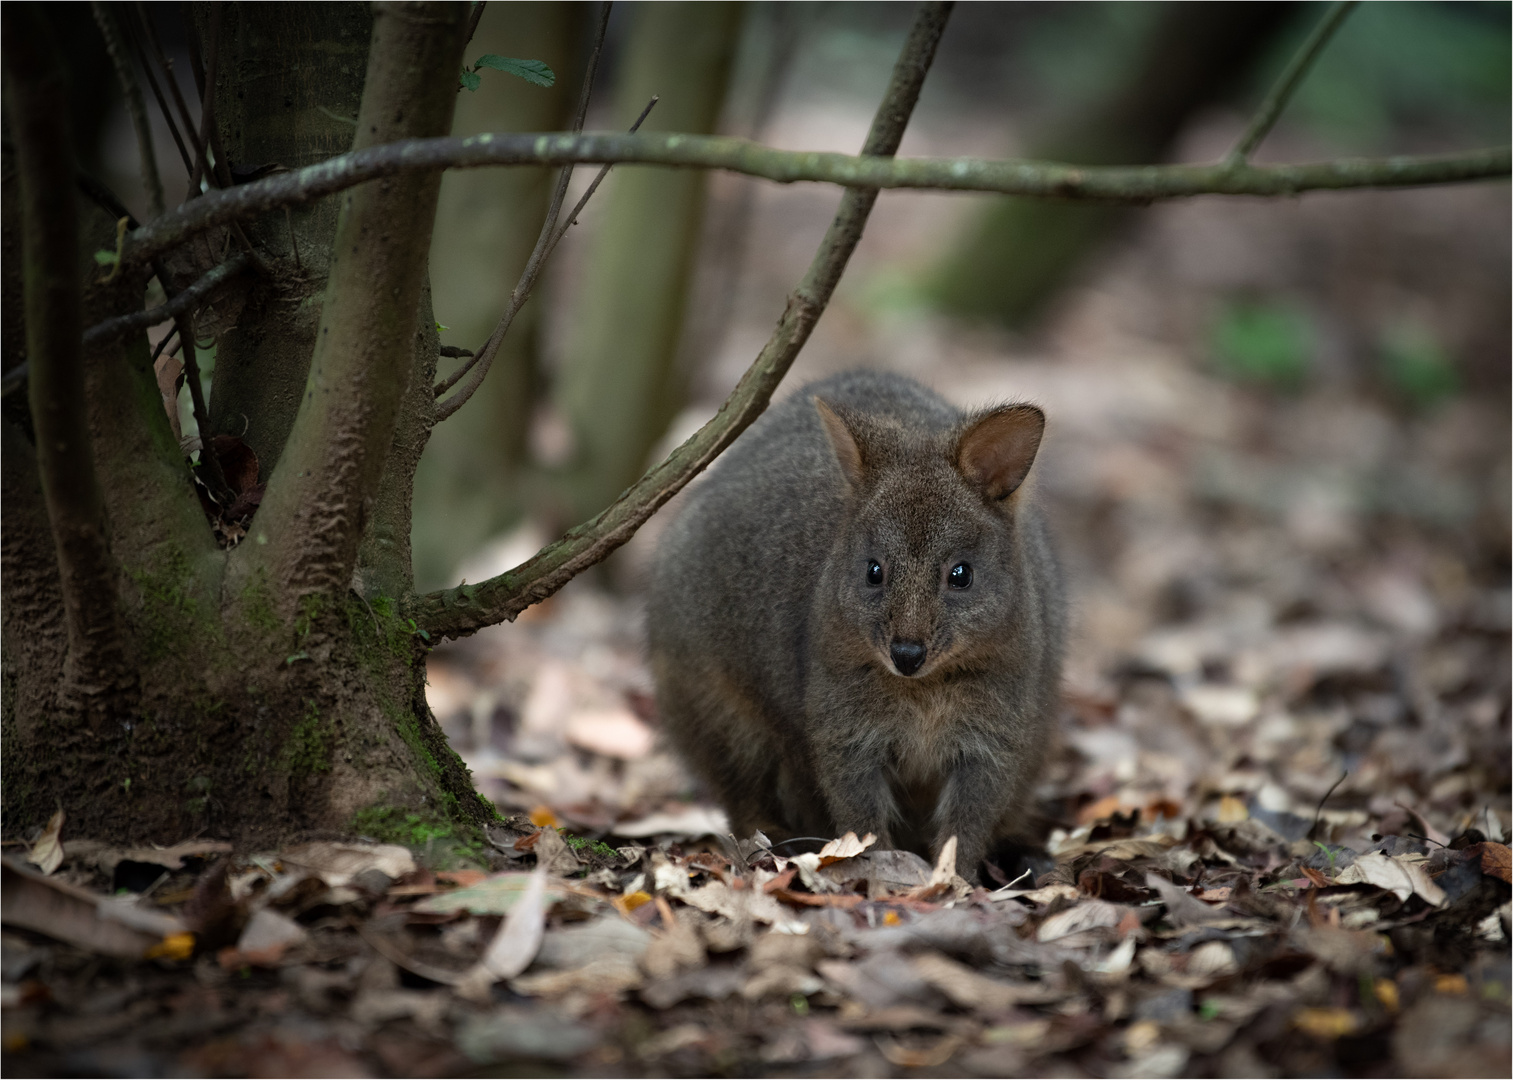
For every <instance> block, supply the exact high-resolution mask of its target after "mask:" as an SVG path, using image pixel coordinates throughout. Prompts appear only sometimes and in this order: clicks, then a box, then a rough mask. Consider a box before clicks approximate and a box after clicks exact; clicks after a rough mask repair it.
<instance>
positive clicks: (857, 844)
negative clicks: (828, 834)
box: [819, 832, 877, 866]
mask: <svg viewBox="0 0 1513 1080" xmlns="http://www.w3.org/2000/svg"><path fill="white" fill-rule="evenodd" d="M875 843H877V836H876V835H875V834H874V833H868V834H867V835H866V836H864V837H862V838H861V839H860V840H858V839H857V838H856V833H854V832H848V833H847V834H846V835H845V836H843V837H841V838H840V839H839V840H832V841H830V842H829V843H828V844H826V845H825V846H824V847H822V848H820V851H819V858H820V865H821V866H829V865H830V864H831V863H834V862H839V861H840V860H842V859H850V858H853V857H854V856H857V855H860V854H861V853H862V852H864V851H866V850H867V849H868V848H869V847H871V846H872V845H873V844H875Z"/></svg>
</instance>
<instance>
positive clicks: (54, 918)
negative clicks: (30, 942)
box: [0, 857, 188, 960]
mask: <svg viewBox="0 0 1513 1080" xmlns="http://www.w3.org/2000/svg"><path fill="white" fill-rule="evenodd" d="M0 881H3V885H0V919H3V920H4V921H5V922H6V923H7V924H8V925H11V926H20V927H23V928H24V929H27V930H35V931H37V932H38V933H39V934H46V935H47V936H48V937H51V938H56V939H57V940H58V941H66V942H68V943H69V944H71V945H77V946H78V947H79V948H81V949H84V950H86V951H88V952H93V953H99V954H101V955H103V956H117V957H121V958H123V959H128V960H138V959H141V958H142V957H143V956H144V955H146V953H147V950H149V949H151V948H152V947H153V946H154V945H157V944H158V943H159V942H160V941H161V940H162V939H163V938H165V937H167V936H168V935H170V934H179V933H183V932H184V931H185V930H187V929H188V928H187V927H186V926H185V925H184V923H183V922H182V920H180V919H177V918H175V917H174V916H172V915H168V914H166V913H163V912H159V911H154V910H151V909H148V908H143V907H138V906H137V905H136V902H135V901H134V900H127V901H124V902H123V901H117V900H114V899H112V898H111V897H108V896H101V895H99V894H97V893H92V892H90V891H89V890H88V889H82V888H80V887H78V886H77V885H70V884H68V883H67V882H64V881H59V880H57V879H56V878H51V877H48V876H46V875H45V874H41V873H38V872H37V871H35V870H31V869H28V868H27V867H25V866H23V865H21V864H20V863H19V862H18V861H13V860H12V859H10V858H8V857H7V858H6V859H5V860H4V863H3V873H0Z"/></svg>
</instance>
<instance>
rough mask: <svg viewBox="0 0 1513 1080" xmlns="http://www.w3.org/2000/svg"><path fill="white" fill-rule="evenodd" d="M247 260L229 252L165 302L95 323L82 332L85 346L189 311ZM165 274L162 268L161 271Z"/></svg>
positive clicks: (164, 287) (245, 264) (241, 254)
mask: <svg viewBox="0 0 1513 1080" xmlns="http://www.w3.org/2000/svg"><path fill="white" fill-rule="evenodd" d="M249 262H250V260H249V259H248V257H247V255H246V253H239V254H237V255H233V256H232V257H231V258H229V259H227V260H226V261H225V262H223V263H221V264H220V265H219V266H217V267H215V268H214V269H213V270H211V271H209V272H208V273H207V274H205V276H204V277H202V278H200V279H199V280H198V281H196V282H195V283H194V284H193V285H191V286H189V288H187V289H185V290H184V291H183V292H181V293H178V294H177V295H175V296H173V297H172V298H171V299H170V300H169V301H168V302H167V303H166V304H160V305H159V306H157V307H155V308H152V309H150V310H148V311H133V312H129V313H128V314H126V315H117V316H116V317H115V318H113V319H106V320H105V321H104V322H99V323H96V324H95V325H94V326H91V327H90V328H89V329H88V330H86V331H84V344H85V345H87V346H92V345H98V344H99V343H100V342H102V341H109V340H110V339H112V338H118V337H124V336H125V335H127V334H130V333H134V332H136V331H138V330H145V329H147V327H149V326H156V325H158V323H165V322H168V321H169V320H170V319H176V318H177V317H178V316H180V315H183V314H185V313H186V312H191V311H193V310H194V309H195V308H197V307H199V306H200V305H201V304H202V303H204V302H205V300H206V299H207V298H208V297H209V296H210V295H211V294H212V293H214V292H215V291H216V290H217V289H219V288H220V287H221V286H222V285H224V284H225V283H226V282H227V281H229V280H230V279H231V278H233V277H235V276H236V275H237V274H240V273H241V272H242V271H243V270H245V269H247V266H248V264H249ZM165 273H166V271H165ZM169 288H170V286H169V285H167V284H166V283H165V284H164V285H163V289H164V293H165V295H166V294H167V291H168V289H169Z"/></svg>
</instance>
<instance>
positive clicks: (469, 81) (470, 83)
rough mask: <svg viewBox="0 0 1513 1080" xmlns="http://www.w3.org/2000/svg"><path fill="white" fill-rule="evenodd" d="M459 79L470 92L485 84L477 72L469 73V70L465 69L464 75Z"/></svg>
mask: <svg viewBox="0 0 1513 1080" xmlns="http://www.w3.org/2000/svg"><path fill="white" fill-rule="evenodd" d="M457 77H458V79H460V80H461V81H462V85H463V86H464V87H466V88H467V89H469V90H477V89H478V87H479V86H480V85H481V84H482V83H483V80H482V79H480V78H479V77H478V73H477V72H476V71H469V70H468V69H467V68H463V69H462V73H461V74H460V75H458V76H457Z"/></svg>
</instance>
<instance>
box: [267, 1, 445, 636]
mask: <svg viewBox="0 0 1513 1080" xmlns="http://www.w3.org/2000/svg"><path fill="white" fill-rule="evenodd" d="M466 25H467V8H466V5H463V4H447V5H430V4H419V3H391V4H381V5H377V6H376V7H375V13H374V24H373V46H372V50H371V52H370V54H369V58H368V74H367V84H366V87H367V88H366V90H365V92H364V94H363V103H362V110H361V112H360V113H359V115H358V126H357V138H356V140H355V141H354V143H353V147H354V149H356V150H361V149H363V148H365V147H368V146H374V145H379V144H382V143H386V142H392V141H393V140H395V139H402V138H413V137H417V136H425V135H442V134H445V133H446V132H447V131H448V130H449V129H450V128H451V124H452V110H453V108H454V106H455V104H456V100H457V92H456V88H455V87H454V86H452V85H451V80H452V79H453V78H454V77H455V75H456V72H457V70H458V69H459V68H460V66H461V56H462V44H463V33H464V30H465V27H466ZM440 183H441V178H440V176H439V175H437V174H435V173H418V174H414V175H410V176H404V177H393V178H389V179H385V180H381V181H379V182H378V183H375V184H371V185H366V186H364V187H361V188H357V189H354V190H352V191H350V192H348V193H347V194H346V196H345V197H344V200H343V206H342V210H341V217H340V220H339V223H338V225H337V232H336V241H335V244H334V255H333V257H332V263H331V272H330V278H329V280H328V283H327V291H326V300H325V304H324V307H323V310H322V313H321V322H320V328H319V331H318V333H317V336H316V346H315V353H314V356H313V357H312V359H311V363H310V375H309V377H308V379H307V380H306V385H305V392H304V398H303V400H302V402H301V404H300V408H299V412H298V414H297V416H296V418H295V422H294V428H293V431H292V432H291V434H290V438H289V442H288V444H287V445H286V447H285V449H284V453H283V455H282V456H281V457H280V460H279V464H278V466H277V467H276V468H275V469H274V471H273V475H272V477H271V478H270V479H269V481H268V493H267V495H266V496H265V498H264V501H263V506H262V509H261V510H260V511H259V514H258V518H257V523H256V526H255V538H256V543H255V544H254V545H252V546H251V547H250V548H247V549H243V550H250V551H251V552H252V553H253V554H251V555H250V556H249V557H248V559H247V560H246V567H245V570H246V571H251V572H256V571H261V570H264V569H265V570H266V571H267V572H268V579H267V580H268V581H269V582H270V584H271V585H272V587H273V589H274V593H275V596H276V599H277V607H278V610H279V613H280V615H281V617H283V618H284V619H290V620H292V619H293V618H294V616H295V614H296V612H297V609H298V607H299V605H300V604H301V603H304V602H306V601H307V600H309V599H310V598H317V597H326V598H334V597H337V596H340V595H341V594H342V593H344V592H345V591H346V589H347V588H348V584H349V582H350V581H351V578H352V571H353V569H354V567H355V565H356V561H357V550H358V545H359V543H360V541H361V539H362V535H363V531H364V529H365V527H366V525H367V518H368V515H369V512H370V510H371V507H372V504H373V501H374V499H375V498H376V497H377V495H378V491H379V483H380V481H381V480H382V478H383V475H384V464H385V462H386V460H387V459H388V456H389V449H390V446H391V443H392V441H393V439H394V433H395V428H396V423H397V421H398V419H399V410H400V403H401V401H402V400H403V399H404V395H405V391H406V389H407V388H408V387H409V385H410V383H411V375H412V370H413V368H414V364H415V354H416V348H415V340H414V327H415V319H416V315H417V312H418V309H419V303H420V296H421V290H422V286H423V284H424V282H425V265H426V255H427V253H428V251H429V248H430V243H431V227H432V224H433V221H434V218H435V212H436V195H437V191H438V189H439V187H440ZM433 332H434V331H433ZM418 456H419V455H418V453H417V455H416V457H417V459H418ZM408 539H409V538H408V535H407V534H406V535H405V536H404V541H405V549H406V550H405V555H406V556H408Z"/></svg>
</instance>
